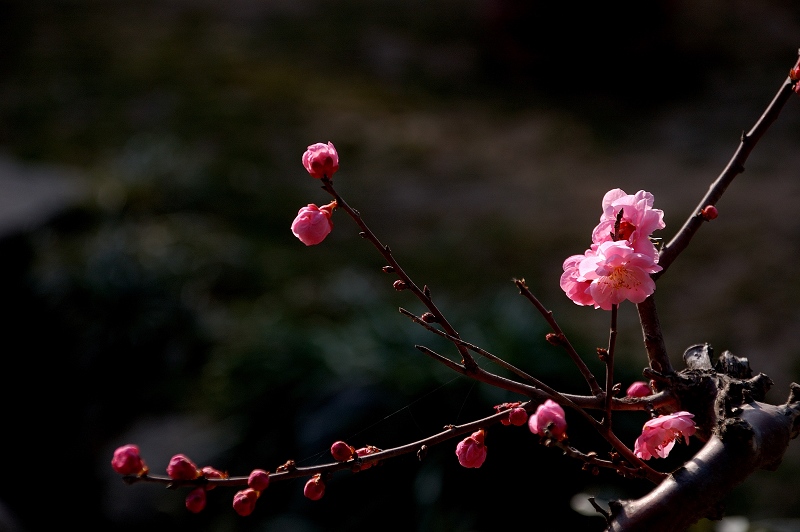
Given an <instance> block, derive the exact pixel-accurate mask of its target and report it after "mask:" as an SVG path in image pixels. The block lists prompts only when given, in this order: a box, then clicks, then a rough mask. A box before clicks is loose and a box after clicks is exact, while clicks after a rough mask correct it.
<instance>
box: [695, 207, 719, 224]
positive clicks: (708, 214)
mask: <svg viewBox="0 0 800 532" xmlns="http://www.w3.org/2000/svg"><path fill="white" fill-rule="evenodd" d="M700 216H702V217H703V220H705V221H707V222H710V221H711V220H713V219H714V218H716V217H717V216H719V211H718V210H717V208H716V207H714V206H713V205H706V206H705V207H703V210H702V211H700Z"/></svg>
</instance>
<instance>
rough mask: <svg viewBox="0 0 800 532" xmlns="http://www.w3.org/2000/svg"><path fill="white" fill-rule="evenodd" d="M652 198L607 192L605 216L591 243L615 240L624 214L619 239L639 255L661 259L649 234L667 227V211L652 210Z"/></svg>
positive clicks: (614, 191) (644, 193)
mask: <svg viewBox="0 0 800 532" xmlns="http://www.w3.org/2000/svg"><path fill="white" fill-rule="evenodd" d="M653 201H654V198H653V195H652V194H651V193H649V192H646V191H644V190H640V191H639V192H637V193H636V194H633V195H631V194H626V193H625V191H624V190H622V189H620V188H615V189H613V190H609V191H608V192H606V194H605V196H604V197H603V202H602V205H603V214H602V215H601V216H600V223H599V224H597V226H596V227H595V228H594V231H592V242H594V243H595V244H600V243H603V242H607V241H609V240H614V238H613V233H614V226H615V225H616V222H617V215H618V214H619V212H620V210H621V211H622V218H621V219H620V224H619V234H618V235H617V237H618V238H616V240H623V241H625V242H627V243H628V244H629V245H630V246H631V247H632V248H633V249H634V251H636V253H642V254H644V255H649V256H651V257H652V258H653V259H654V260H656V259H657V258H658V251H657V250H656V248H655V246H654V245H653V242H652V241H651V240H650V235H651V234H652V233H653V231H655V230H657V229H663V228H664V227H666V225H665V224H664V212H663V211H662V210H660V209H654V208H653Z"/></svg>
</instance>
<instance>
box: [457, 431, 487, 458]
mask: <svg viewBox="0 0 800 532" xmlns="http://www.w3.org/2000/svg"><path fill="white" fill-rule="evenodd" d="M485 438H486V431H484V430H483V429H480V430H478V431H477V432H473V433H472V435H470V436H468V437H466V438H464V439H463V440H461V441H460V442H458V445H457V446H456V456H457V457H458V463H459V464H461V465H462V466H464V467H480V466H482V465H483V462H484V460H486V445H485V444H484V443H483V442H484V439H485Z"/></svg>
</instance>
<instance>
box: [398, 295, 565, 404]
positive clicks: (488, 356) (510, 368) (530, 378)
mask: <svg viewBox="0 0 800 532" xmlns="http://www.w3.org/2000/svg"><path fill="white" fill-rule="evenodd" d="M399 310H400V313H401V314H403V315H405V316H408V317H409V318H411V321H413V322H414V323H416V324H418V325H421V326H423V327H424V328H426V329H427V330H429V331H430V332H432V333H434V334H437V335H439V336H441V337H442V338H446V339H448V340H450V341H451V342H453V343H457V344H460V345H463V346H464V347H466V348H467V349H470V350H472V351H473V352H475V353H477V354H479V355H481V356H482V357H484V358H486V359H488V360H491V361H492V362H494V363H496V364H498V365H499V366H502V367H503V368H505V369H507V370H508V371H510V372H512V373H514V374H516V375H517V376H518V377H521V378H523V379H525V380H526V381H528V382H530V383H531V384H533V385H534V386H536V387H538V388H541V389H542V390H545V391H547V392H549V393H552V394H553V395H557V394H558V392H556V391H555V390H553V389H552V388H550V387H549V386H547V385H546V384H545V383H543V382H542V381H540V380H539V379H537V378H536V377H533V376H531V375H528V374H527V373H525V372H524V371H522V370H521V369H519V368H517V367H516V366H514V365H513V364H509V363H508V362H506V361H505V360H503V359H502V358H500V357H498V356H495V355H493V354H492V353H490V352H488V351H486V350H485V349H483V348H481V347H478V346H477V345H475V344H471V343H469V342H466V341H464V340H462V339H461V338H456V337H454V336H451V335H449V334H447V333H446V332H444V331H440V330H439V329H437V328H436V327H433V326H432V325H431V324H429V323H426V322H425V320H423V319H422V318H420V317H418V316H416V315H415V314H413V313H412V312H409V311H408V310H406V309H404V308H402V307H401V308H400V309H399Z"/></svg>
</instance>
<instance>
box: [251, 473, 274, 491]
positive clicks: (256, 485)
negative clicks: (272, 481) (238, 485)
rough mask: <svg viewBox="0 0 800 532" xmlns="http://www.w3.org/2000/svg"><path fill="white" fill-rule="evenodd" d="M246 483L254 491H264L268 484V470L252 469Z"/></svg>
mask: <svg viewBox="0 0 800 532" xmlns="http://www.w3.org/2000/svg"><path fill="white" fill-rule="evenodd" d="M247 485H248V486H250V487H251V488H253V489H254V490H256V491H264V490H265V489H267V486H269V472H268V471H264V470H263V469H253V471H251V472H250V476H249V477H248V478H247Z"/></svg>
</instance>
